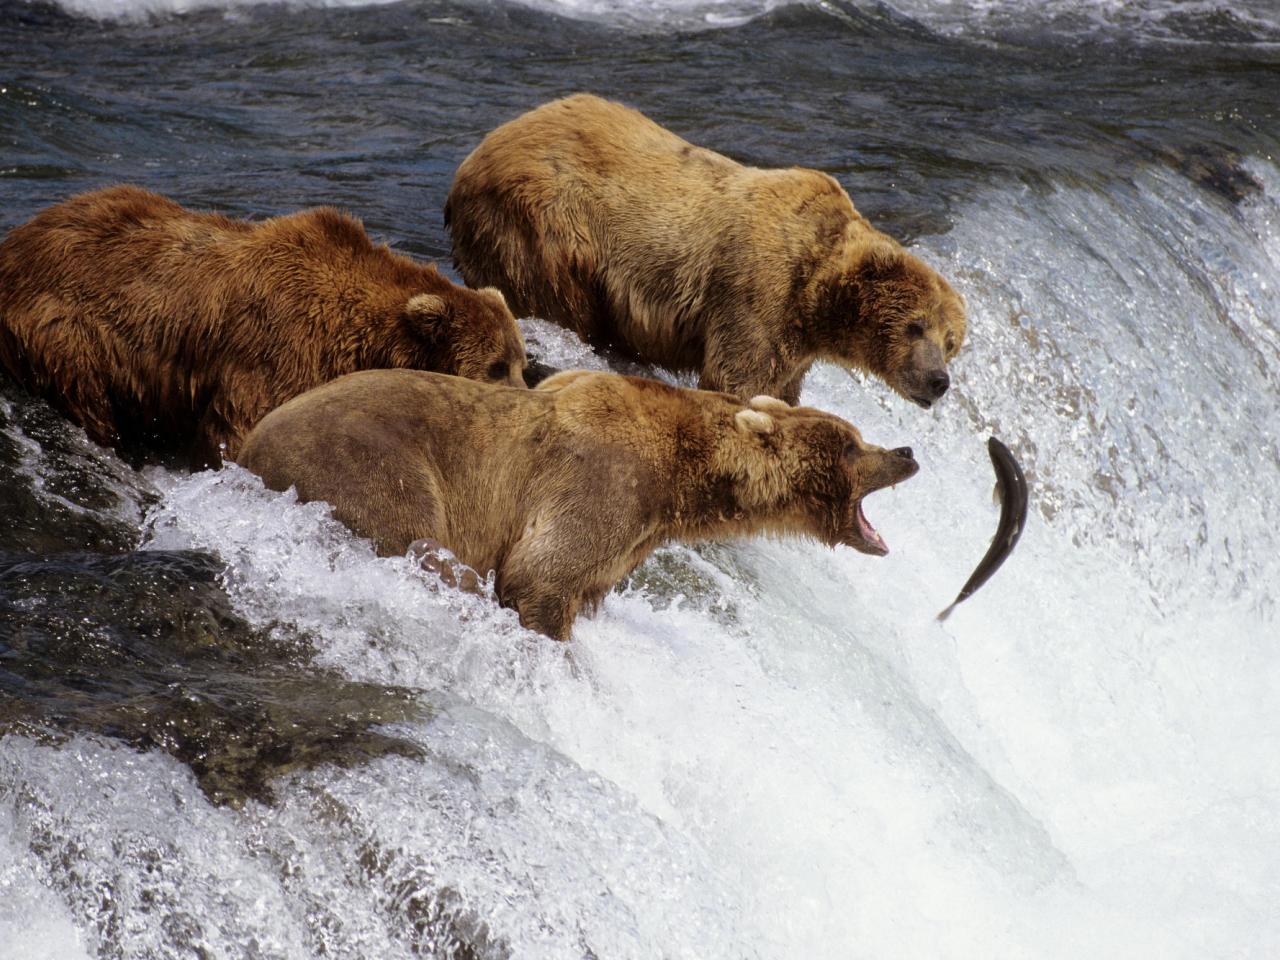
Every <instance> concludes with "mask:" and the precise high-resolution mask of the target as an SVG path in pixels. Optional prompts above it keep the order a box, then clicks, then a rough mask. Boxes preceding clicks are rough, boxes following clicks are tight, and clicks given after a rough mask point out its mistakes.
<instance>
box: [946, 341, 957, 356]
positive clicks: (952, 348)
mask: <svg viewBox="0 0 1280 960" xmlns="http://www.w3.org/2000/svg"><path fill="white" fill-rule="evenodd" d="M955 352H956V338H955V337H947V355H948V356H950V355H951V354H953V353H955Z"/></svg>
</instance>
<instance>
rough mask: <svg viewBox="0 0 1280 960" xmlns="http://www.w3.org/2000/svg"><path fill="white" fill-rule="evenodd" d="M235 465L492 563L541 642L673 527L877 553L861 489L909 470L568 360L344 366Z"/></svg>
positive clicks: (809, 424) (780, 417)
mask: <svg viewBox="0 0 1280 960" xmlns="http://www.w3.org/2000/svg"><path fill="white" fill-rule="evenodd" d="M239 461H240V463H241V464H242V465H243V466H245V467H247V468H248V469H250V470H253V471H254V472H255V473H257V474H259V475H260V476H261V477H262V478H263V480H264V481H265V483H266V485H267V486H268V487H270V488H271V489H273V490H285V489H287V488H289V487H295V488H296V489H297V492H298V497H299V498H300V499H301V500H304V501H307V500H325V501H328V502H329V503H330V504H332V505H333V512H334V516H335V517H337V518H338V519H339V520H341V521H342V522H343V523H345V524H346V525H347V526H349V527H350V528H351V529H352V530H354V531H355V532H356V533H358V534H360V535H361V536H364V537H369V538H370V539H372V540H373V541H374V544H375V545H376V547H377V549H378V551H379V553H382V554H384V555H400V554H404V553H405V552H406V551H408V550H409V548H410V547H411V546H412V545H414V544H415V543H417V542H419V541H421V540H424V539H426V540H430V541H435V542H436V543H439V544H443V545H444V546H445V547H447V548H448V549H449V550H451V551H452V552H453V553H454V555H455V556H456V557H457V558H458V559H459V560H460V561H462V562H463V563H465V564H467V565H468V566H470V567H471V568H472V569H474V570H477V571H480V572H481V573H488V572H489V571H490V570H493V571H496V574H497V575H496V578H495V585H496V589H497V594H498V599H499V600H500V601H501V602H502V604H503V605H505V606H508V607H513V608H514V609H515V610H516V611H517V612H518V613H519V615H520V622H521V623H523V624H524V625H525V626H526V627H529V628H530V629H533V630H538V631H541V632H542V633H545V634H546V635H547V636H549V637H554V638H556V639H558V640H566V639H568V637H569V632H570V628H571V626H572V624H573V620H574V618H575V617H576V616H577V614H578V611H579V610H580V609H581V608H582V607H584V606H585V607H588V608H590V607H593V606H595V605H596V604H597V603H599V601H600V600H601V598H602V597H603V596H604V595H605V593H607V592H608V590H609V589H610V588H611V587H612V586H613V585H614V584H616V583H617V582H618V581H619V580H620V579H621V578H622V577H624V576H626V575H627V574H628V573H629V572H630V571H631V570H633V569H635V567H636V566H637V565H638V564H639V563H640V562H641V561H642V560H644V558H645V557H647V556H648V555H649V554H650V553H651V552H652V551H653V550H654V549H656V548H657V547H659V546H661V545H662V544H664V543H667V542H669V541H671V540H684V541H696V540H706V539H713V538H721V537H731V536H746V535H749V534H756V533H765V532H768V533H777V534H801V535H804V536H810V537H813V538H815V539H817V540H820V541H821V542H823V543H825V544H828V545H830V546H836V545H838V544H843V545H845V546H850V547H853V548H854V549H855V550H860V551H862V552H863V553H870V554H875V555H882V554H885V553H887V552H888V547H886V546H885V543H884V540H882V539H881V537H880V535H879V534H878V533H876V531H875V529H874V528H873V527H872V526H871V524H870V523H868V522H867V518H866V515H865V514H864V513H863V510H862V499H863V497H865V496H866V495H867V494H868V493H870V492H872V491H873V490H878V489H880V488H881V487H886V486H888V485H890V484H892V483H897V482H899V481H901V480H905V479H907V478H908V477H910V476H911V475H912V474H914V473H915V472H916V470H917V466H916V462H915V460H914V459H912V456H911V451H910V450H909V449H908V448H906V447H902V448H899V449H897V450H884V449H882V448H880V447H874V446H871V445H869V444H866V443H864V442H863V441H862V438H861V436H859V434H858V431H857V430H855V429H854V428H853V427H852V426H850V425H849V424H848V423H846V422H845V421H843V420H841V419H840V418H839V417H835V416H832V415H831V414H828V413H822V412H821V411H818V410H811V409H808V408H804V407H790V406H788V405H787V404H785V403H783V402H782V401H781V400H777V399H774V398H773V397H757V398H755V399H754V400H752V401H751V402H750V403H749V404H744V403H743V402H742V401H740V400H738V399H737V398H736V397H734V396H731V395H729V394H725V393H711V392H709V391H705V390H686V389H682V388H679V387H672V386H668V385H666V384H663V383H658V382H656V381H653V380H644V379H641V378H638V377H624V376H621V375H619V374H614V373H599V372H588V371H582V370H573V371H567V372H564V373H559V374H557V375H555V376H553V377H551V378H550V379H548V380H546V381H545V382H544V383H543V384H542V385H540V386H539V387H538V388H537V389H536V390H513V389H509V388H506V387H491V386H486V385H484V384H480V383H474V382H472V381H469V380H461V379H459V378H457V377H446V376H440V375H439V374H430V373H418V372H415V371H408V370H373V371H368V372H365V373H353V374H351V375H350V376H347V377H343V378H342V379H340V380H335V381H334V382H332V383H328V384H325V385H324V386H322V387H318V388H316V389H315V390H312V391H310V392H308V393H305V394H303V395H302V396H300V397H295V398H294V399H293V400H290V401H289V402H288V403H286V404H285V405H284V406H282V407H280V408H279V409H277V410H274V411H272V412H271V413H269V414H268V415H267V416H266V417H264V418H263V420H262V422H261V423H260V424H258V426H257V427H256V428H255V429H254V431H253V432H252V433H251V434H249V437H248V439H247V440H246V441H245V444H244V447H243V449H242V450H241V453H240V458H239ZM459 579H460V580H461V581H463V582H465V581H466V578H465V577H462V578H459Z"/></svg>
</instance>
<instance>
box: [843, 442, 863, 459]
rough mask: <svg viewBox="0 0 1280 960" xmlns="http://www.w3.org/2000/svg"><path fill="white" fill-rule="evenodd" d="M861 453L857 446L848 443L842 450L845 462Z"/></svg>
mask: <svg viewBox="0 0 1280 960" xmlns="http://www.w3.org/2000/svg"><path fill="white" fill-rule="evenodd" d="M861 453H862V451H861V450H859V449H858V445H857V444H856V443H854V442H850V443H848V444H847V445H846V446H845V448H844V458H845V459H846V460H852V459H854V458H855V457H857V456H859V455H860V454H861Z"/></svg>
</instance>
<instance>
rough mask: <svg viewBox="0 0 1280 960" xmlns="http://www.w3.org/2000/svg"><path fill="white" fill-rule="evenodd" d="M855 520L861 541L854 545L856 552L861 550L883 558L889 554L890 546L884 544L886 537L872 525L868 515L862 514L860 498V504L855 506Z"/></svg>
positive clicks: (860, 500) (859, 499)
mask: <svg viewBox="0 0 1280 960" xmlns="http://www.w3.org/2000/svg"><path fill="white" fill-rule="evenodd" d="M853 520H854V524H855V525H856V530H857V535H858V537H859V538H860V539H861V541H862V542H861V543H852V544H850V546H852V547H853V548H854V549H855V550H861V551H862V552H863V553H872V554H875V555H876V556H878V557H883V556H884V555H885V554H886V553H888V552H889V545H888V544H887V543H885V542H884V537H882V536H880V534H879V533H878V532H877V531H876V528H875V527H873V526H872V525H871V521H870V520H868V519H867V515H866V514H865V513H863V512H862V498H861V497H859V498H858V502H857V503H855V504H854V505H853Z"/></svg>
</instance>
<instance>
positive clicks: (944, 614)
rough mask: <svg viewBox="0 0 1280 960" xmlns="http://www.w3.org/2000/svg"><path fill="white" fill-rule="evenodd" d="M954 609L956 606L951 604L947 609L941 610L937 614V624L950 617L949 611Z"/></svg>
mask: <svg viewBox="0 0 1280 960" xmlns="http://www.w3.org/2000/svg"><path fill="white" fill-rule="evenodd" d="M955 608H956V605H955V604H954V603H953V604H951V605H950V606H949V607H947V609H945V610H943V611H942V612H941V613H940V614H938V622H939V623H941V622H942V621H943V620H945V619H947V617H949V616H951V611H952V610H954V609H955Z"/></svg>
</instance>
